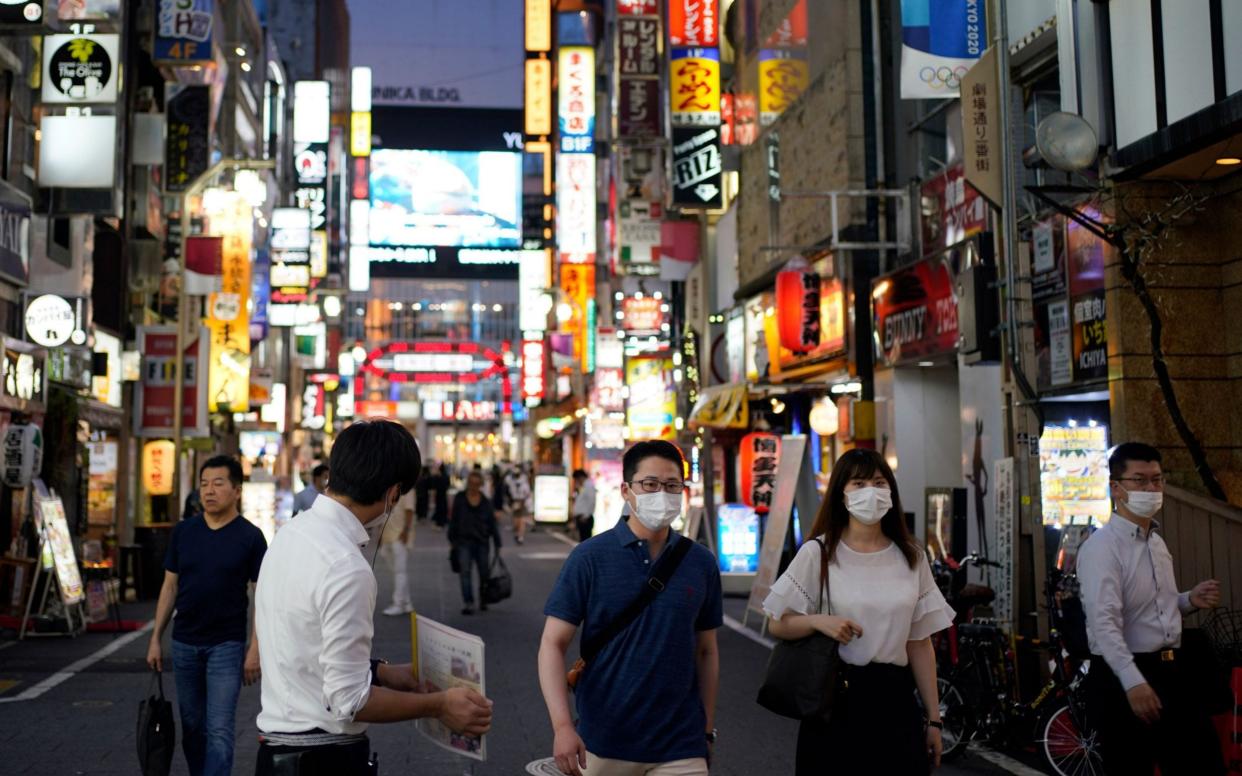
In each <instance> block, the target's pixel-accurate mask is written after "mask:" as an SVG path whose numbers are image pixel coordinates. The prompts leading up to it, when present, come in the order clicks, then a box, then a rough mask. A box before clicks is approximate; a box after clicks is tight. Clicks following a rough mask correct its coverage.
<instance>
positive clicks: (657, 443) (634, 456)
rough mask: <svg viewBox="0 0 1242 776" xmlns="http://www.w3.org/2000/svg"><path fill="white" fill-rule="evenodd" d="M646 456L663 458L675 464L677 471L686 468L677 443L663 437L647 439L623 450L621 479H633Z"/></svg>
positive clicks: (629, 480)
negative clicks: (667, 440)
mask: <svg viewBox="0 0 1242 776" xmlns="http://www.w3.org/2000/svg"><path fill="white" fill-rule="evenodd" d="M648 458H663V459H664V460H666V461H670V462H672V463H675V464H677V467H678V471H680V472H682V473H684V472H685V470H686V468H685V467H686V459H685V457H683V456H682V454H681V450H679V449H678V448H677V445H675V444H673V443H672V442H666V441H664V440H663V439H649V440H647V441H645V442H637V443H635V444H634V445H631V446H630V449H629V450H626V451H625V456H624V457H623V458H622V459H621V477H622V479H624V480H625V481H626V482H631V481H633V479H634V473H635V472H637V471H638V465H639V464H641V463H642V462H643V461H645V460H647V459H648Z"/></svg>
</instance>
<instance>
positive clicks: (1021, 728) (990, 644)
mask: <svg viewBox="0 0 1242 776" xmlns="http://www.w3.org/2000/svg"><path fill="white" fill-rule="evenodd" d="M981 561H984V562H986V561H985V559H975V562H976V563H980V565H982V563H981ZM1074 584H1075V581H1074V579H1073V578H1072V577H1054V578H1051V579H1050V580H1049V582H1048V584H1047V586H1046V587H1045V597H1046V601H1047V606H1048V608H1049V610H1050V613H1051V615H1052V619H1053V628H1052V630H1051V634H1050V636H1051V637H1050V640H1049V641H1048V642H1047V643H1045V642H1041V641H1039V640H1037V639H1027V638H1025V637H1022V636H1015V637H1014V638H1013V640H1012V641H1011V639H1010V637H1009V636H1008V635H1007V634H1005V632H1004V631H1003V630H1001V628H1000V627H999V626H997V625H996V624H995V623H993V622H991V621H987V620H975V621H973V622H968V623H962V624H960V625H957V626H956V629H955V632H954V633H953V634H951V635H950V646H951V647H952V649H951V652H952V654H953V657H954V659H953V660H952V661H951V662H950V661H945V662H944V663H942V664H941V666H939V671H940V673H939V675H938V677H937V685H938V689H939V690H940V713H941V717H942V719H943V720H944V725H945V729H944V731H943V734H942V739H943V742H944V755H943V756H944V758H945V759H952V758H953V757H956V756H957V755H959V754H961V752H962V751H964V750H965V749H966V745H967V744H968V743H970V742H971V741H985V742H988V743H990V744H992V745H996V746H999V747H1002V748H1022V749H1026V748H1029V746H1030V744H1032V743H1035V744H1037V745H1038V746H1039V748H1040V750H1041V753H1042V754H1043V756H1044V759H1045V761H1046V762H1047V763H1048V765H1049V766H1050V767H1051V768H1052V769H1053V770H1054V771H1055V772H1056V773H1058V774H1061V776H1080V775H1085V774H1096V773H1103V763H1102V758H1101V755H1100V751H1099V745H1098V742H1097V740H1096V736H1095V734H1094V732H1092V731H1091V730H1090V728H1089V726H1088V724H1087V717H1086V704H1085V699H1084V697H1083V696H1084V691H1083V681H1084V679H1085V677H1086V673H1087V670H1088V668H1089V663H1088V661H1085V660H1082V659H1081V658H1082V656H1083V654H1084V652H1083V649H1084V647H1083V645H1085V638H1083V639H1081V640H1079V639H1076V638H1074V636H1073V635H1067V630H1073V629H1074V628H1075V625H1076V623H1075V622H1073V617H1072V615H1070V614H1069V613H1067V602H1070V601H1073V602H1075V603H1076V601H1077V599H1076V596H1075V595H1074V594H1073V592H1072V591H1073V586H1074ZM1068 608H1072V607H1068ZM1067 626H1068V628H1067ZM1083 627H1084V628H1085V626H1083ZM1017 644H1022V645H1024V646H1028V647H1029V648H1032V649H1048V650H1049V651H1050V652H1051V654H1052V659H1051V661H1050V666H1049V667H1050V669H1051V670H1050V677H1049V679H1048V682H1047V683H1045V685H1044V686H1043V687H1042V688H1041V689H1040V691H1039V693H1037V694H1036V696H1035V698H1034V699H1033V700H1031V701H1030V702H1022V701H1019V700H1017V699H1016V689H1015V688H1016V686H1017V671H1016V667H1015V656H1014V646H1015V645H1017Z"/></svg>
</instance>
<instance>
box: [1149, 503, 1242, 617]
mask: <svg viewBox="0 0 1242 776" xmlns="http://www.w3.org/2000/svg"><path fill="white" fill-rule="evenodd" d="M1159 519H1160V522H1161V524H1162V526H1163V530H1162V531H1161V534H1162V535H1163V536H1164V541H1165V543H1166V544H1168V545H1169V552H1171V553H1172V555H1173V568H1174V571H1175V572H1176V574H1177V584H1178V587H1180V588H1181V589H1183V590H1189V589H1190V588H1191V587H1192V586H1193V585H1195V584H1197V583H1198V582H1200V581H1202V580H1205V579H1218V580H1220V585H1221V598H1222V600H1221V605H1222V606H1224V607H1226V608H1233V609H1237V608H1242V509H1239V508H1237V507H1235V506H1231V505H1229V504H1226V503H1224V502H1220V501H1216V500H1214V499H1210V498H1208V497H1206V496H1200V495H1198V494H1195V493H1191V492H1190V491H1187V490H1183V489H1181V488H1178V487H1174V486H1172V485H1168V486H1165V489H1164V509H1163V510H1162V512H1161V514H1160V517H1159Z"/></svg>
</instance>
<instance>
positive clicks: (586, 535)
mask: <svg viewBox="0 0 1242 776" xmlns="http://www.w3.org/2000/svg"><path fill="white" fill-rule="evenodd" d="M574 489H575V491H576V495H575V496H574V508H573V510H572V511H573V515H574V525H575V526H576V527H577V529H578V539H579V541H583V542H585V541H586V540H587V539H590V538H591V535H592V534H594V533H595V498H596V496H595V483H594V482H592V481H591V478H590V477H589V476H587V473H586V471H585V470H583V469H577V470H575V471H574Z"/></svg>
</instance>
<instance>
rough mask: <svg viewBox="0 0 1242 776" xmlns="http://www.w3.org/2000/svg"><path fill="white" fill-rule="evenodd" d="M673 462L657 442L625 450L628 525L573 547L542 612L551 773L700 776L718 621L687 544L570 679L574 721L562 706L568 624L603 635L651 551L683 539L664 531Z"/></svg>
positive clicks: (702, 561) (695, 553) (680, 467)
mask: <svg viewBox="0 0 1242 776" xmlns="http://www.w3.org/2000/svg"><path fill="white" fill-rule="evenodd" d="M684 472H685V461H684V459H683V458H682V455H681V451H680V450H678V449H677V447H676V446H675V445H673V444H671V443H669V442H663V441H649V442H639V443H637V444H635V445H634V446H633V447H631V448H630V449H629V450H627V451H626V453H625V458H624V460H623V462H622V473H623V479H624V482H623V483H622V485H621V495H622V497H623V498H624V499H625V503H626V505H627V506H628V507H629V509H630V514H631V517H630V518H629V519H628V520H625V521H622V522H620V523H618V524H617V525H616V527H615V528H613V529H612V530H610V531H605V532H604V533H601V534H599V535H597V536H594V537H592V538H591V539H589V540H587V541H586V542H583V543H582V544H581V545H579V546H578V547H577V548H576V549H575V550H574V551H573V553H571V554H570V556H569V559H568V560H567V561H566V562H565V567H564V568H563V569H561V575H560V578H559V579H558V580H557V582H556V587H555V588H554V589H553V591H552V595H551V596H550V597H549V598H548V602H547V605H546V606H545V607H544V614H546V615H547V622H546V624H545V625H544V631H543V639H542V642H541V643H540V646H539V683H540V686H541V687H542V689H543V697H544V701H545V703H547V706H548V715H549V716H550V717H551V718H552V728H553V730H554V731H555V741H554V743H553V751H554V754H555V755H556V764H557V767H559V768H560V770H561V771H562V772H563V773H566V774H570V775H571V776H702V775H705V774H706V773H707V761H708V758H709V754H710V745H711V743H713V742H714V741H715V738H716V731H715V729H714V728H713V720H714V719H715V711H716V709H715V707H716V689H717V686H718V684H719V679H720V659H719V655H718V653H717V651H716V629H717V628H719V627H720V626H721V624H722V623H723V612H722V601H721V597H720V571H719V569H717V567H716V559H715V557H714V556H713V555H712V554H711V552H709V551H708V550H707V549H706V548H705V547H702V546H700V545H697V544H696V545H694V546H692V547H691V548H690V551H689V552H688V553H687V554H686V556H685V558H684V559H683V560H682V561H681V564H680V565H679V566H678V567H677V569H676V570H675V571H674V572H673V574H672V576H671V577H670V578H669V582H668V585H667V586H666V587H665V589H664V590H663V591H662V592H660V593H659V594H658V595H656V597H655V599H654V600H653V601H652V603H651V604H650V605H649V606H647V608H646V609H644V610H643V613H642V614H641V615H640V616H639V617H638V619H636V620H635V621H634V622H633V623H631V624H630V626H629V627H628V628H626V629H625V630H624V631H622V632H621V633H620V634H619V635H618V636H616V637H615V638H614V639H612V641H611V642H609V643H608V644H607V645H605V646H604V648H603V649H602V650H601V651H600V653H599V655H597V656H596V657H595V659H594V660H592V661H591V663H590V664H589V665H588V666H587V667H586V669H585V671H584V672H583V673H582V675H581V677H580V679H579V680H578V684H577V687H576V688H575V693H576V695H577V709H578V725H577V727H576V728H575V726H574V722H573V718H572V717H571V715H570V709H569V689H568V687H567V685H566V681H565V653H566V651H567V650H568V648H569V645H570V643H571V642H572V641H573V638H574V634H575V633H576V632H577V630H578V627H579V626H582V629H583V634H584V636H591V635H593V634H595V633H599V632H601V631H603V630H604V629H606V628H607V627H608V625H609V623H610V622H611V621H612V620H614V619H615V618H616V617H617V615H618V614H620V613H621V612H622V611H623V610H624V609H625V608H626V607H627V606H628V605H629V604H630V603H631V601H633V600H634V599H635V598H637V597H638V595H639V593H640V591H641V590H642V588H643V586H644V585H645V584H647V579H648V578H649V577H650V575H651V569H652V567H653V566H655V564H656V562H657V559H658V558H659V557H660V555H661V553H664V552H668V551H669V549H670V548H671V547H673V546H674V545H675V544H676V543H677V542H688V541H691V540H690V539H687V538H686V537H683V536H679V535H677V534H675V533H672V531H671V530H670V529H669V526H670V524H672V522H673V521H674V520H675V519H677V517H678V516H679V515H680V514H681V508H682V501H683V491H684V490H685V482H684Z"/></svg>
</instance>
